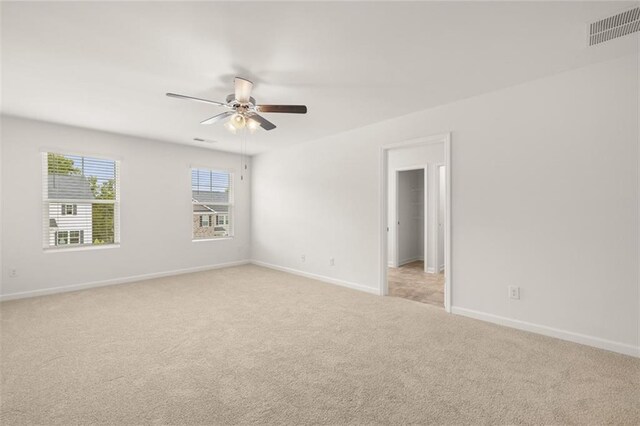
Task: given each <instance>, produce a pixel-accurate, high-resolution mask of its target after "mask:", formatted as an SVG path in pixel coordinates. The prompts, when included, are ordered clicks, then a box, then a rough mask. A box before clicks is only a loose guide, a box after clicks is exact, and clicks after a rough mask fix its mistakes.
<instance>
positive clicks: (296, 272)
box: [251, 260, 380, 296]
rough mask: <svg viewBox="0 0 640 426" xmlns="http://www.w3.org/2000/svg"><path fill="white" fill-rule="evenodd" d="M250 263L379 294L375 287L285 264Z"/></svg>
mask: <svg viewBox="0 0 640 426" xmlns="http://www.w3.org/2000/svg"><path fill="white" fill-rule="evenodd" d="M251 263H252V264H254V265H257V266H262V267H265V268H269V269H275V270H276V271H282V272H288V273H290V274H293V275H299V276H301V277H305V278H311V279H314V280H318V281H322V282H325V283H329V284H334V285H339V286H341V287H347V288H350V289H353V290H359V291H364V292H365V293H370V294H375V295H376V296H380V290H379V289H377V288H371V287H366V286H363V285H361V284H356V283H352V282H349V281H344V280H339V279H337V278H331V277H327V276H325V275H318V274H313V273H311V272H304V271H300V270H299V269H293V268H287V267H285V266H278V265H274V264H271V263H267V262H261V261H259V260H252V261H251Z"/></svg>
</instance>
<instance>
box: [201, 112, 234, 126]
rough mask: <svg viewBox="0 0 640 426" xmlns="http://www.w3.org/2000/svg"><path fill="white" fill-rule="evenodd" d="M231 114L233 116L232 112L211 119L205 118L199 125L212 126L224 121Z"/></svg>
mask: <svg viewBox="0 0 640 426" xmlns="http://www.w3.org/2000/svg"><path fill="white" fill-rule="evenodd" d="M233 114H235V112H233V111H227V112H223V113H222V114H218V115H214V116H213V117H211V118H207V119H206V120H204V121H201V122H200V124H213V123H215V122H216V121H220V120H224V119H225V118H227V117H230V116H232V115H233Z"/></svg>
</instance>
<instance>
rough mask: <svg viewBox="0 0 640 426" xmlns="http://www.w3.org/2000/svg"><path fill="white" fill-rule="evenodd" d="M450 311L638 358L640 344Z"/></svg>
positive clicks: (472, 311)
mask: <svg viewBox="0 0 640 426" xmlns="http://www.w3.org/2000/svg"><path fill="white" fill-rule="evenodd" d="M451 313H453V314H456V315H462V316H465V317H469V318H474V319H478V320H482V321H487V322H491V323H494V324H499V325H504V326H507V327H511V328H517V329H518V330H524V331H530V332H532V333H538V334H542V335H545V336H549V337H555V338H557V339H561V340H567V341H569V342H574V343H580V344H582V345H587V346H593V347H596V348H600V349H606V350H608V351H612V352H617V353H621V354H624V355H630V356H633V357H637V358H640V346H633V345H629V344H626V343H620V342H614V341H611V340H606V339H601V338H599V337H594V336H588V335H586V334H580V333H574V332H572V331H567V330H560V329H557V328H552V327H547V326H544V325H538V324H533V323H530V322H526V321H520V320H516V319H512V318H507V317H502V316H498V315H493V314H487V313H485V312H480V311H475V310H473V309H466V308H460V307H457V306H452V307H451Z"/></svg>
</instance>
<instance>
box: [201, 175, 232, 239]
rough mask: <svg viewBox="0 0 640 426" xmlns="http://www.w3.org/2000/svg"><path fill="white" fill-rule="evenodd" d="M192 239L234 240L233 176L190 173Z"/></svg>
mask: <svg viewBox="0 0 640 426" xmlns="http://www.w3.org/2000/svg"><path fill="white" fill-rule="evenodd" d="M191 201H192V204H193V220H192V222H193V239H194V240H204V239H213V238H221V237H230V236H233V176H232V174H231V173H229V172H226V171H220V170H208V169H191Z"/></svg>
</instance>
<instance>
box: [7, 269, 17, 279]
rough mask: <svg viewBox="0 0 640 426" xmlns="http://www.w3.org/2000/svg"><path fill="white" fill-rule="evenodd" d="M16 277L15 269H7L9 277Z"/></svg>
mask: <svg viewBox="0 0 640 426" xmlns="http://www.w3.org/2000/svg"><path fill="white" fill-rule="evenodd" d="M17 276H18V270H17V269H9V277H11V278H15V277H17Z"/></svg>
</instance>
